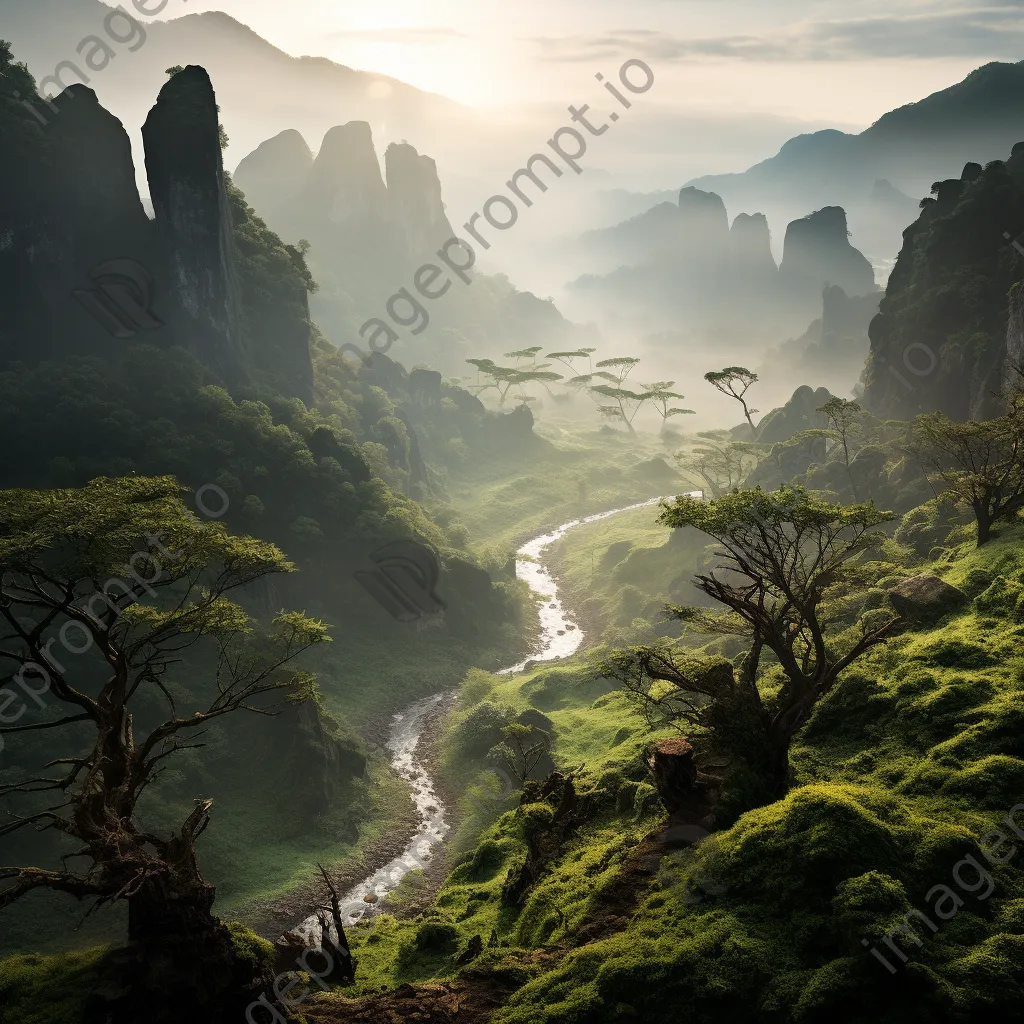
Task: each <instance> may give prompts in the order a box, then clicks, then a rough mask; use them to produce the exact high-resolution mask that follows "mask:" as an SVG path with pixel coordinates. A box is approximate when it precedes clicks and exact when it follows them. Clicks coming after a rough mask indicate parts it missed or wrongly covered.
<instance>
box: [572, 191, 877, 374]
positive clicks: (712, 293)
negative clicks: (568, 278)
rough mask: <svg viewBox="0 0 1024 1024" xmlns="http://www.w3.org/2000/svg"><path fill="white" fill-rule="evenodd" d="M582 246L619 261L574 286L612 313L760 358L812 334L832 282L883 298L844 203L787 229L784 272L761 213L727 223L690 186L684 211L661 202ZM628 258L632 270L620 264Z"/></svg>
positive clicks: (714, 201)
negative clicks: (722, 340)
mask: <svg viewBox="0 0 1024 1024" xmlns="http://www.w3.org/2000/svg"><path fill="white" fill-rule="evenodd" d="M585 241H586V242H587V244H588V245H591V246H593V247H594V248H595V249H599V250H602V255H605V254H608V255H611V256H613V257H614V258H615V262H617V263H618V264H619V265H620V269H619V270H616V271H614V272H613V273H611V274H609V275H607V276H604V277H586V278H583V279H581V280H580V281H578V282H576V284H575V285H574V288H575V289H577V290H579V291H585V292H586V293H587V295H588V298H592V300H593V301H594V302H595V303H596V304H598V305H599V306H600V305H606V306H607V307H608V315H609V316H613V315H615V313H616V312H617V313H618V315H619V316H620V317H621V316H622V312H621V311H622V310H624V309H629V310H630V311H631V312H632V313H633V314H634V315H635V316H636V317H638V318H640V322H642V323H644V324H651V325H652V326H656V327H657V329H659V330H662V331H664V330H666V329H668V330H678V329H679V328H680V327H681V328H682V331H683V333H684V334H685V332H690V333H691V334H697V335H698V336H700V335H702V334H703V335H707V334H708V333H713V334H714V335H716V336H720V337H728V338H730V340H731V341H734V342H735V343H737V344H741V345H747V346H748V347H749V349H752V350H754V352H755V353H756V354H758V355H763V353H764V351H765V349H766V348H767V347H769V346H773V345H778V344H779V343H781V342H783V341H785V339H786V338H787V337H794V336H796V335H797V334H799V333H801V332H803V331H804V330H805V328H806V326H807V324H808V322H809V321H811V320H813V319H814V318H816V317H817V316H818V315H819V311H820V309H821V305H820V303H821V294H822V289H823V288H825V287H828V286H833V285H835V286H838V287H841V288H842V289H843V290H844V292H845V293H847V294H849V295H850V296H854V297H857V296H861V295H870V294H873V293H877V288H876V286H875V281H874V273H873V271H872V269H871V264H870V263H869V262H868V261H867V259H866V258H865V257H864V256H863V255H862V254H861V253H860V252H859V251H858V250H857V249H855V248H854V247H853V246H851V245H850V241H849V237H848V231H847V226H846V214H845V212H844V211H843V210H842V209H841V208H839V207H831V208H826V209H823V210H819V211H817V212H816V213H812V214H810V215H809V216H807V217H804V218H802V219H801V220H799V221H795V222H793V223H792V224H790V225H789V228H788V230H787V232H786V245H785V254H784V259H783V263H782V266H781V267H780V266H778V265H777V264H776V262H775V258H774V256H773V254H772V248H771V231H770V228H769V224H768V220H767V218H766V217H765V216H764V214H761V213H755V214H746V213H741V214H739V215H738V216H737V217H736V218H735V220H734V221H733V223H732V226H731V227H730V225H729V220H728V214H727V211H726V208H725V205H724V203H723V202H722V199H721V198H720V197H719V196H718V195H715V194H714V193H709V192H702V191H701V190H699V189H697V188H693V187H687V188H684V189H683V190H682V191H681V192H680V196H679V205H678V207H673V206H672V205H671V204H668V203H662V204H660V205H659V206H657V207H655V208H654V209H652V210H650V211H648V212H647V213H645V214H642V215H640V216H639V217H635V218H633V219H632V220H630V221H627V222H626V223H624V224H621V225H618V226H617V227H615V228H611V229H608V230H605V231H600V232H591V233H590V234H589V235H587V236H585ZM630 259H632V261H633V265H632V266H626V267H622V264H623V263H625V262H626V261H628V260H630ZM854 376H856V374H854ZM851 383H852V382H851Z"/></svg>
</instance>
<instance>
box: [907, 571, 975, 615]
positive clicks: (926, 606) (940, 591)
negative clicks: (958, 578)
mask: <svg viewBox="0 0 1024 1024" xmlns="http://www.w3.org/2000/svg"><path fill="white" fill-rule="evenodd" d="M969 600H970V599H969V598H968V597H967V595H966V594H965V593H964V592H963V591H962V590H957V588H956V587H952V586H950V585H949V584H948V583H946V582H944V581H943V580H940V579H939V578H938V576H929V575H923V576H913V577H911V578H910V579H908V580H904V581H903V582H902V583H900V584H899V585H898V586H896V587H893V589H892V590H890V591H889V601H890V603H891V604H892V606H893V608H894V609H895V610H896V611H897V613H898V614H899V615H901V616H902V617H903V618H905V619H909V620H910V621H912V622H917V623H934V622H938V620H939V619H941V618H942V617H943V616H944V615H948V614H949V613H950V612H953V611H956V610H957V609H958V608H962V607H963V606H964V605H966V604H968V603H969Z"/></svg>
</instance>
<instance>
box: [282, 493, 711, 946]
mask: <svg viewBox="0 0 1024 1024" xmlns="http://www.w3.org/2000/svg"><path fill="white" fill-rule="evenodd" d="M694 494H695V495H700V492H699V491H696V492H694ZM662 500H671V499H662V498H651V499H650V500H649V501H641V502H638V503H637V504H635V505H627V506H625V507H624V508H616V509H612V511H610V512H600V513H598V514H597V515H593V516H587V517H586V518H585V519H574V520H572V522H569V523H565V524H564V525H562V526H560V527H558V529H557V530H553V531H552V532H551V533H546V534H544V535H543V536H541V537H536V538H534V539H533V540H531V541H527V543H525V544H524V545H523V546H522V547H521V548H520V549H519V550H518V551H517V552H516V555H517V556H518V557H517V558H516V576H517V577H518V578H519V579H521V580H525V581H526V583H527V584H528V585H529V587H530V589H531V590H532V591H533V592H534V594H536V595H537V596H538V597H540V598H542V599H543V603H542V604H541V607H540V628H541V631H540V640H539V644H538V650H537V651H536V652H535V653H534V654H531V655H530V657H529V658H527V659H526V660H525V661H521V662H520V663H519V664H518V665H513V666H511V668H506V669H502V670H501V672H500V673H499V675H512V674H514V673H516V672H522V671H523V670H524V669H525V668H526V666H527V665H528V664H533V663H538V662H545V661H555V660H556V659H558V658H568V657H570V656H571V655H573V654H575V653H576V652H577V651H578V650H579V649H580V647H581V646H582V644H583V631H582V630H581V629H580V628H579V627H578V626H577V625H576V624H575V623H573V622H572V621H571V617H570V616H569V614H568V613H567V612H566V610H565V608H564V607H563V606H562V602H561V601H560V600H559V599H558V587H557V586H556V585H555V581H554V578H553V577H552V575H551V571H550V570H549V569H548V568H547V567H546V566H545V565H544V564H543V563H542V562H541V561H540V556H541V554H542V553H543V552H544V551H545V549H547V548H549V547H550V546H551V545H552V544H554V543H555V541H556V540H560V539H561V538H562V537H564V536H565V535H566V533H568V532H569V530H572V529H574V528H575V527H577V526H585V525H587V524H588V523H596V522H600V521H601V520H602V519H609V518H610V517H611V516H616V515H619V514H620V513H622V512H631V511H632V510H634V509H638V508H647V507H648V506H650V505H657V504H658V502H660V501H662ZM455 696H456V694H455V693H454V692H448V693H438V694H435V695H434V696H433V697H427V698H425V699H423V700H419V701H417V702H416V703H415V704H413V705H411V706H410V707H408V708H406V709H405V711H402V712H401V713H399V714H397V715H395V716H394V717H393V719H392V721H393V723H394V724H393V725H392V727H391V736H390V738H389V739H388V742H387V747H388V749H389V750H390V751H391V766H392V767H393V768H394V769H395V771H396V772H397V773H398V774H399V775H400V776H401V777H402V778H403V779H405V780H406V782H408V783H409V790H410V793H409V796H410V799H411V800H412V802H413V804H415V806H416V810H417V812H418V814H419V816H420V821H419V828H418V831H417V833H416V835H415V836H414V837H413V838H412V840H411V841H410V842H409V843H408V845H407V846H406V848H405V849H404V850H403V851H402V853H401V854H400V855H399V856H397V857H395V858H394V859H393V860H392V861H390V862H389V863H388V864H385V865H384V867H382V868H381V869H380V870H379V871H375V872H374V873H373V874H372V875H370V877H369V878H366V879H364V880H363V881H362V882H360V883H359V884H358V885H357V886H355V887H354V888H353V889H352V890H350V891H349V892H348V893H347V894H346V896H345V898H344V899H343V900H342V905H341V910H342V920H343V922H344V923H345V924H346V925H352V924H355V923H356V922H357V921H360V920H363V919H365V918H367V917H372V916H375V915H376V914H378V913H379V912H380V905H381V902H382V901H383V900H384V898H385V897H386V896H387V895H388V894H389V893H391V892H394V891H395V889H396V888H397V887H398V884H399V883H400V882H401V881H402V879H403V878H404V877H405V876H406V875H407V874H409V872H410V871H416V870H419V869H420V868H424V867H426V866H427V865H428V864H429V863H430V861H431V859H432V857H433V850H434V848H435V847H437V846H440V845H441V843H443V842H444V839H445V837H446V836H447V835H448V833H449V831H450V830H451V826H450V825H449V824H448V822H447V821H446V820H445V807H444V804H442V802H441V801H440V800H439V799H438V797H437V794H436V793H435V791H434V780H433V779H432V778H431V776H430V772H429V769H428V766H427V765H426V764H425V763H424V762H423V760H422V759H421V758H419V757H417V756H416V751H417V748H418V747H419V742H420V737H421V736H422V735H423V728H424V720H425V719H427V718H428V717H429V716H430V714H431V713H432V712H438V711H439V710H440V709H441V708H442V706H443V705H445V704H446V703H450V702H451V701H453V700H454V698H455ZM366 897H369V899H367V898H366ZM295 931H296V933H297V934H299V935H301V936H302V937H303V938H304V939H305V940H306V941H307V942H309V943H311V944H313V945H316V946H319V943H320V924H319V922H318V921H317V918H316V917H315V916H313V917H308V918H306V920H305V921H303V922H302V924H300V925H299V926H298V928H296V929H295Z"/></svg>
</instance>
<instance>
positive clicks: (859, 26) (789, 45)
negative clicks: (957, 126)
mask: <svg viewBox="0 0 1024 1024" xmlns="http://www.w3.org/2000/svg"><path fill="white" fill-rule="evenodd" d="M1022 14H1024V0H1002V2H996V3H989V4H986V6H984V7H982V8H974V9H966V8H960V7H958V8H952V9H945V10H937V11H931V12H927V13H921V14H906V15H900V14H883V15H876V16H872V17H863V18H850V19H842V20H839V19H837V20H828V21H803V22H797V23H795V24H793V25H790V26H788V27H787V28H785V29H783V30H781V31H778V32H770V33H765V34H764V35H732V36H717V37H710V38H696V39H691V38H687V37H685V36H680V35H675V34H672V33H668V32H656V31H651V30H636V29H627V30H623V31H621V32H609V33H604V34H600V35H598V34H595V35H586V36H585V35H578V36H565V37H561V38H555V39H535V40H534V43H535V44H537V45H538V46H539V48H540V50H541V55H542V58H543V59H545V60H549V61H567V62H573V61H598V60H604V59H611V58H614V57H621V56H623V55H628V56H630V57H641V58H644V59H647V60H651V61H679V60H685V59H691V58H702V57H703V58H720V59H727V60H748V61H825V60H833V61H847V60H870V59H887V58H904V59H906V58H928V57H999V56H1002V57H1008V58H1012V59H1016V60H1020V59H1024V18H1022V17H1021V16H1022Z"/></svg>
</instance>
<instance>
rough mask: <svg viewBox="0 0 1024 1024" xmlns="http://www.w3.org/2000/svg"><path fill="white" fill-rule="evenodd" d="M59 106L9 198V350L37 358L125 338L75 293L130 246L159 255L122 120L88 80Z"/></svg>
mask: <svg viewBox="0 0 1024 1024" xmlns="http://www.w3.org/2000/svg"><path fill="white" fill-rule="evenodd" d="M55 109H56V111H57V113H55V114H53V116H52V119H51V120H50V122H49V123H48V124H47V125H46V126H45V128H40V129H39V131H38V133H37V134H36V135H35V136H34V142H33V144H32V145H31V146H28V147H26V149H24V150H23V151H22V152H21V154H20V167H21V172H22V173H21V174H20V175H19V177H18V179H17V180H16V181H15V182H12V183H10V185H9V187H8V188H7V189H4V192H3V195H2V196H0V255H2V264H0V267H2V273H3V282H4V283H3V284H2V285H0V288H2V289H3V291H4V292H6V293H7V294H6V295H5V296H4V298H5V301H4V303H3V311H4V318H5V320H7V321H8V324H9V325H10V326H11V327H12V328H13V329H12V330H11V333H10V337H9V338H8V341H7V344H8V351H9V353H10V355H11V356H12V357H14V358H18V359H24V360H28V361H34V360H37V359H43V358H47V357H52V356H56V355H59V354H60V352H61V350H62V347H63V346H65V345H68V344H70V343H71V339H74V344H75V345H76V346H77V347H79V348H80V349H84V350H88V349H96V348H99V347H101V346H104V345H109V344H110V343H111V342H112V340H116V339H112V338H111V335H110V331H109V329H108V328H107V327H106V326H105V325H104V324H102V323H101V322H99V321H98V320H97V319H96V318H94V317H91V316H89V315H87V314H86V313H85V311H84V310H83V307H82V305H81V304H80V303H79V301H78V300H76V298H75V296H74V292H75V291H76V290H85V291H89V290H91V289H92V288H93V281H92V280H91V279H90V277H89V272H90V271H91V270H92V268H94V267H97V266H100V265H102V264H103V263H105V262H107V261H109V260H111V259H114V258H117V257H120V256H123V255H124V254H125V253H126V252H135V253H139V254H140V255H139V256H138V258H139V259H140V260H142V261H150V262H151V261H152V258H153V254H154V248H153V245H152V237H151V234H152V233H151V228H150V224H149V221H148V219H147V217H146V215H145V213H144V211H143V208H142V203H141V202H140V200H139V194H138V190H137V188H136V185H135V167H134V164H133V162H132V154H131V144H130V142H129V140H128V136H127V134H126V133H125V131H124V128H123V127H122V125H121V123H120V122H119V121H118V120H117V119H116V118H115V117H113V116H112V115H111V114H109V113H107V111H105V110H104V109H103V108H102V107H101V106H100V105H99V103H98V102H97V100H96V96H95V94H94V93H93V92H92V91H91V90H90V89H87V88H85V87H84V86H80V85H78V86H73V87H72V88H71V89H70V90H68V92H66V93H64V94H63V95H62V96H60V97H58V99H57V101H56V103H55ZM0 145H2V143H0ZM4 148H6V147H4Z"/></svg>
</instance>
